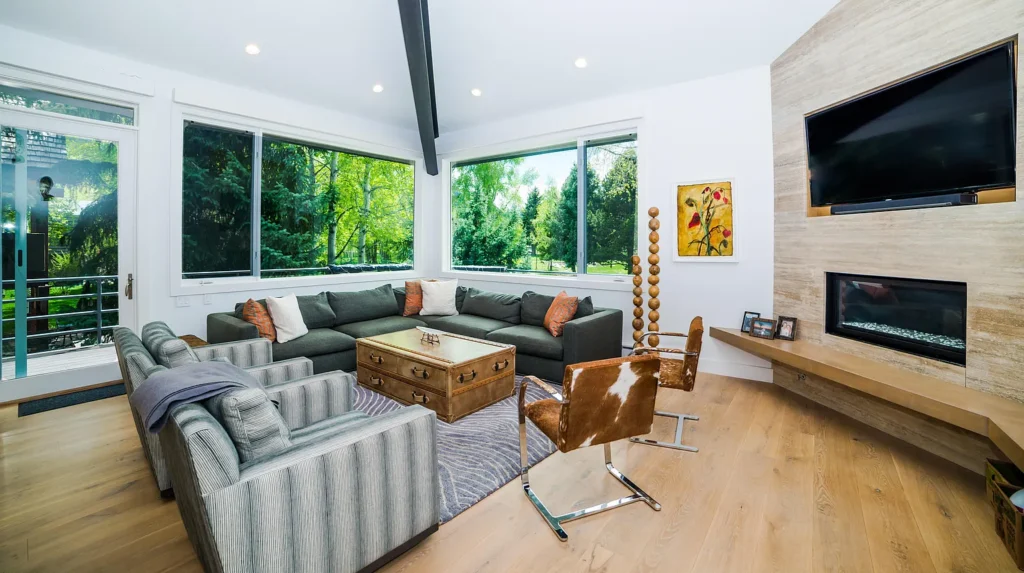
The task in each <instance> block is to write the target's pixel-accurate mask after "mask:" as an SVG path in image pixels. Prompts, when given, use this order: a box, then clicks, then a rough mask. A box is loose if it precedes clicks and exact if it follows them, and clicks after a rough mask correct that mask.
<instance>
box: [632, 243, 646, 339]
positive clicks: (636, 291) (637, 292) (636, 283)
mask: <svg viewBox="0 0 1024 573" xmlns="http://www.w3.org/2000/svg"><path fill="white" fill-rule="evenodd" d="M630 262H632V263H633V306H634V307H635V308H634V309H633V348H639V347H641V346H643V345H644V343H643V342H641V341H640V339H641V338H643V336H644V289H643V286H642V285H643V284H644V278H643V277H642V276H640V275H642V274H643V273H644V269H643V268H642V267H641V266H640V256H639V255H633V258H632V259H630Z"/></svg>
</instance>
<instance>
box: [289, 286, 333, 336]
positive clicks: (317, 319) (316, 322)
mask: <svg viewBox="0 0 1024 573" xmlns="http://www.w3.org/2000/svg"><path fill="white" fill-rule="evenodd" d="M295 298H296V299H298V301H299V312H300V313H302V322H304V323H306V328H330V327H332V326H334V321H335V320H336V318H335V316H334V309H332V308H331V305H330V304H329V303H328V302H327V293H325V292H322V293H320V294H310V295H303V296H297V297H295Z"/></svg>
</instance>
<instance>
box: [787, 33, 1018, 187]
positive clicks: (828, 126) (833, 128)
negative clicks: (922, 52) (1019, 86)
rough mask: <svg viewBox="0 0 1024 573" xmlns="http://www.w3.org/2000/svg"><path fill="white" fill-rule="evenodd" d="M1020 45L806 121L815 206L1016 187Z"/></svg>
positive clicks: (988, 52) (934, 72)
mask: <svg viewBox="0 0 1024 573" xmlns="http://www.w3.org/2000/svg"><path fill="white" fill-rule="evenodd" d="M1014 59H1015V58H1014V43H1013V42H1008V43H1006V44H1002V45H1000V46H998V47H995V48H991V49H988V50H985V51H983V52H981V53H978V54H976V55H974V56H971V57H968V58H965V59H962V60H959V61H956V62H953V63H951V64H948V65H945V66H942V67H940V68H937V69H934V70H931V71H929V72H926V73H923V74H921V75H918V76H915V77H913V78H910V79H907V80H905V81H902V82H899V83H897V84H895V85H892V86H889V87H887V88H885V89H882V90H880V91H877V92H873V93H871V94H868V95H865V96H861V97H858V98H856V99H853V100H851V101H848V102H845V103H842V104H840V105H837V106H835V107H832V108H829V109H826V110H823V111H820V112H817V113H813V114H811V115H809V116H807V118H806V119H805V128H806V134H807V155H808V166H809V168H810V186H811V205H812V206H814V207H823V206H827V205H839V204H847V203H867V202H873V201H886V200H889V199H912V198H920V197H928V196H933V195H944V194H951V193H970V192H974V191H981V190H984V189H996V188H1001V187H1013V186H1014V185H1015V179H1016V173H1015V161H1016V145H1015V144H1016V133H1015V124H1016V112H1015V105H1016V80H1015V77H1014V69H1015V65H1014Z"/></svg>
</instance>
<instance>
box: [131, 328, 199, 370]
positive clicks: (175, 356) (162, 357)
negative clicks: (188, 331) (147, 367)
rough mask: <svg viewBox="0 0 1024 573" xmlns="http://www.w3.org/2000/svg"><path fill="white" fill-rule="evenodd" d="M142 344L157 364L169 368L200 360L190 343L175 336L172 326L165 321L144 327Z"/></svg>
mask: <svg viewBox="0 0 1024 573" xmlns="http://www.w3.org/2000/svg"><path fill="white" fill-rule="evenodd" d="M142 344H143V346H145V347H146V350H148V351H149V354H150V355H151V356H152V357H153V359H154V360H156V362H157V364H159V365H161V366H165V367H167V368H174V367H175V366H181V365H182V364H192V363H194V362H199V358H198V357H197V356H196V354H195V352H193V351H192V348H190V347H189V345H188V343H186V342H185V341H184V340H181V339H180V338H178V337H177V336H175V335H174V331H172V330H171V327H169V326H167V324H166V323H163V322H151V323H149V324H147V325H146V326H144V327H142Z"/></svg>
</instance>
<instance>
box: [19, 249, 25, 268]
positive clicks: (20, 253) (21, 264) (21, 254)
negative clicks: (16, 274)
mask: <svg viewBox="0 0 1024 573" xmlns="http://www.w3.org/2000/svg"><path fill="white" fill-rule="evenodd" d="M24 255H25V251H23V250H21V249H18V266H19V267H23V266H25V261H24V260H23V259H24Z"/></svg>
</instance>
